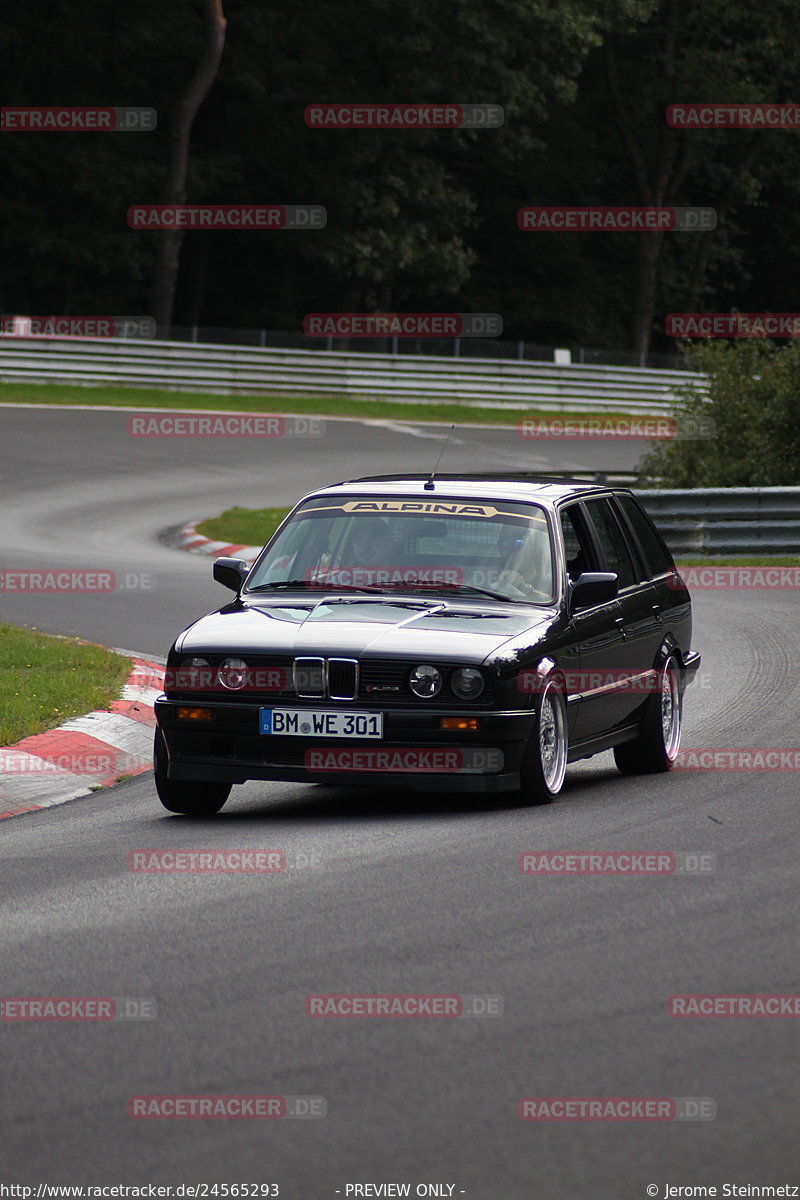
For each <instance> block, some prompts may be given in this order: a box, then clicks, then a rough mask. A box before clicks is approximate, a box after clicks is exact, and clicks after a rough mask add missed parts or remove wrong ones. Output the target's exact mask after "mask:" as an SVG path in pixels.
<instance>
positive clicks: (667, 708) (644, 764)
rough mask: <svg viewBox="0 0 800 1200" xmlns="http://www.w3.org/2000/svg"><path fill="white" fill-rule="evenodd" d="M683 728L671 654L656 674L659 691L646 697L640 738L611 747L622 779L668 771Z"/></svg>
mask: <svg viewBox="0 0 800 1200" xmlns="http://www.w3.org/2000/svg"><path fill="white" fill-rule="evenodd" d="M682 728H683V693H682V691H681V685H680V668H679V666H678V660H677V659H676V657H675V655H674V654H670V655H668V656H667V658H666V659H665V661H664V663H663V665H662V666H661V668H660V669H659V672H658V688H657V689H656V691H655V692H654V693H653V694H652V695H651V696H648V697H647V701H646V702H645V709H644V714H643V716H642V723H641V727H640V732H639V736H638V737H637V738H636V740H635V741H633V742H624V743H623V745H621V746H615V747H614V760H615V762H616V764H617V767H618V768H619V770H620V771H621V772H622V774H623V775H654V774H656V773H658V772H660V771H671V770H672V768H673V766H674V765H675V760H676V758H677V757H678V750H679V749H680V744H681V731H682Z"/></svg>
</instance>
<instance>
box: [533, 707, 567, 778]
mask: <svg viewBox="0 0 800 1200" xmlns="http://www.w3.org/2000/svg"><path fill="white" fill-rule="evenodd" d="M553 693H554V688H553V685H552V684H548V685H547V686H546V688H545V690H544V693H543V695H542V709H541V713H540V714H539V762H540V764H541V768H542V776H543V778H544V782H545V786H546V787H547V790H548V791H550V792H557V791H558V790H559V789H560V787H561V784H562V783H563V782H564V774H565V772H566V769H567V736H566V723H565V720H564V705H563V702H561V701H560V700H557V699H554V698H553Z"/></svg>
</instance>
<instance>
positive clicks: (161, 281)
mask: <svg viewBox="0 0 800 1200" xmlns="http://www.w3.org/2000/svg"><path fill="white" fill-rule="evenodd" d="M203 15H204V22H205V41H204V46H203V54H202V57H201V58H200V61H199V62H198V64H197V66H196V68H195V71H194V74H193V75H192V77H191V79H190V80H189V83H188V84H187V86H186V90H185V91H184V93H183V95H182V96H181V97H180V99H179V100H178V101H177V103H176V105H175V109H174V111H173V114H172V121H171V125H170V149H169V162H168V166H167V179H166V184H165V186H164V201H163V202H164V203H165V204H184V203H185V202H186V173H187V170H188V166H189V142H190V139H191V135H192V126H193V124H194V119H195V117H196V116H197V112H198V109H199V108H200V105H201V104H202V103H203V101H204V100H205V98H206V96H207V95H208V93H209V91H210V90H211V87H212V85H213V83H214V80H215V79H216V77H217V73H218V71H219V65H220V62H221V61H222V51H223V48H224V46H225V27H226V25H227V22H226V20H225V15H224V13H223V11H222V0H203ZM184 232H185V231H184V229H164V230H160V231H159V232H158V233H157V234H156V236H157V237H158V251H157V255H156V265H155V273H154V276H153V291H152V301H151V310H152V315H153V317H154V318H155V321H156V326H157V328H158V330H159V332H160V333H163V336H165V337H167V336H169V328H170V326H171V325H172V315H173V308H174V304H175V289H176V288H177V285H178V265H179V261H180V253H181V243H182V241H183V236H184Z"/></svg>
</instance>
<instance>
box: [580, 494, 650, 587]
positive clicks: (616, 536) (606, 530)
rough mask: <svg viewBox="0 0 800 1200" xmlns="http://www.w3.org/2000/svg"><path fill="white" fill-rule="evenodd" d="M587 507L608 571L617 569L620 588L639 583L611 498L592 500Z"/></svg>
mask: <svg viewBox="0 0 800 1200" xmlns="http://www.w3.org/2000/svg"><path fill="white" fill-rule="evenodd" d="M586 508H587V510H588V512H589V515H590V516H591V518H592V524H593V525H594V527H595V530H596V532H597V539H598V541H599V542H600V549H601V551H602V554H603V565H604V567H605V569H606V570H607V571H616V573H617V576H618V580H619V587H620V590H621V589H622V588H626V587H631V585H632V584H634V583H637V582H638V581H637V578H636V571H635V570H634V567H633V559H632V557H631V553H630V550H629V549H628V543H627V541H626V540H625V534H624V533H623V532H622V527H621V526H620V524H619V521H618V520H617V518H616V517H615V515H614V510H613V509H612V507H611V502H610V501H609V500H590V501H589V502H588V503H587V505H586Z"/></svg>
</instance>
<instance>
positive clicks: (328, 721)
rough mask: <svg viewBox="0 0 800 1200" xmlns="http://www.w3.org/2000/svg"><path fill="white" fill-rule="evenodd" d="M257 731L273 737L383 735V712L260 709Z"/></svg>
mask: <svg viewBox="0 0 800 1200" xmlns="http://www.w3.org/2000/svg"><path fill="white" fill-rule="evenodd" d="M259 733H266V734H271V735H273V736H274V737H305V738H307V737H325V738H382V737H383V713H371V712H342V710H341V709H336V708H262V709H261V710H260V712H259Z"/></svg>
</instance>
